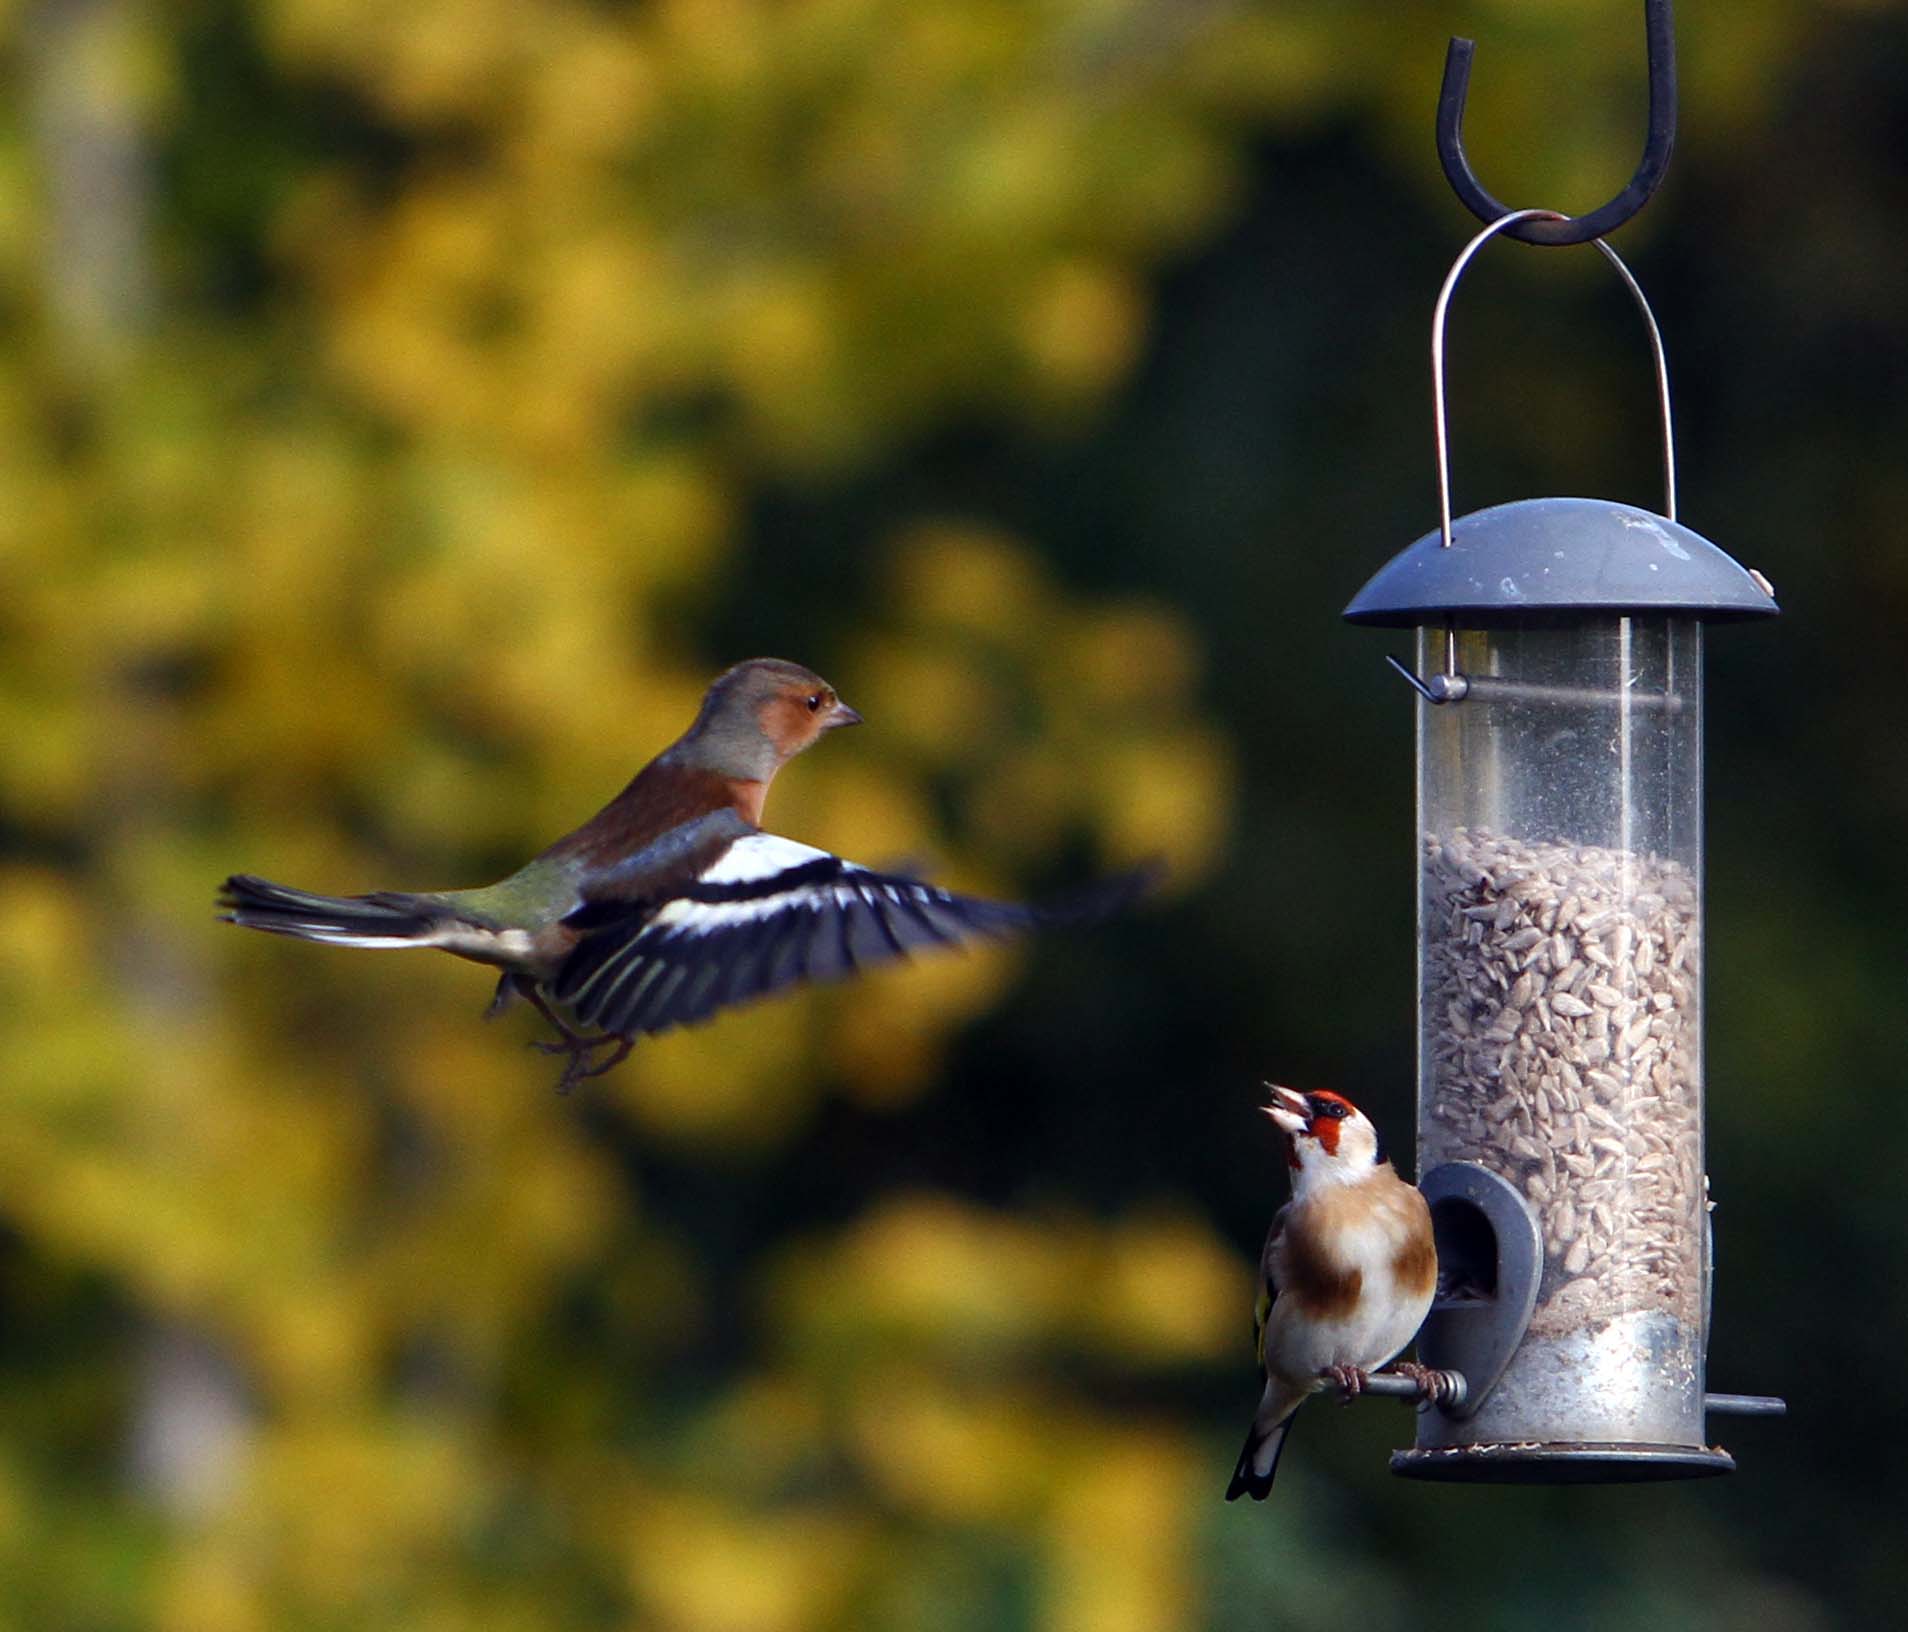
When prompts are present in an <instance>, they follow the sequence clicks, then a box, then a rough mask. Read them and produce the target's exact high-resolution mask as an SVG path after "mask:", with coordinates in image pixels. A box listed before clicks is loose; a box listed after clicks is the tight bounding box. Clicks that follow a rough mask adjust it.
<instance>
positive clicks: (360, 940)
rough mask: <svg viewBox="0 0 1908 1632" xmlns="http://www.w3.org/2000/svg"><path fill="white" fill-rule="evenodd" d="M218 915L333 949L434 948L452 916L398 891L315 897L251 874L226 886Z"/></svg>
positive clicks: (424, 899)
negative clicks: (338, 947) (326, 945)
mask: <svg viewBox="0 0 1908 1632" xmlns="http://www.w3.org/2000/svg"><path fill="white" fill-rule="evenodd" d="M219 909H220V910H219V916H220V917H221V918H223V919H224V920H225V921H226V922H227V923H228V924H239V925H242V926H243V927H244V928H246V929H263V930H266V931H269V932H270V933H271V934H273V935H292V936H296V937H297V938H298V939H299V940H301V941H323V942H325V943H326V944H328V945H331V946H433V945H436V944H437V943H438V942H439V941H440V940H441V939H442V936H443V932H444V926H445V920H446V918H447V917H448V916H449V915H448V914H447V913H446V911H445V909H444V908H443V906H442V905H441V904H440V903H437V902H434V901H432V900H431V898H430V897H429V896H418V895H402V894H399V893H397V892H394V891H381V892H380V893H378V894H376V895H350V896H337V895H313V894H311V893H310V892H309V891H306V890H294V889H289V888H287V887H286V886H285V885H283V884H274V883H272V882H271V881H270V880H269V879H263V878H255V877H253V876H252V875H251V874H250V873H235V874H233V875H232V877H230V878H228V879H227V880H226V881H225V883H224V885H223V886H222V887H221V888H220V890H219Z"/></svg>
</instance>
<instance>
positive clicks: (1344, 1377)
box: [1325, 1366, 1365, 1405]
mask: <svg viewBox="0 0 1908 1632" xmlns="http://www.w3.org/2000/svg"><path fill="white" fill-rule="evenodd" d="M1325 1375H1326V1376H1327V1377H1329V1378H1331V1380H1332V1386H1333V1387H1334V1388H1336V1389H1337V1390H1338V1403H1339V1404H1340V1405H1350V1404H1351V1402H1352V1401H1353V1400H1355V1399H1357V1398H1358V1396H1359V1395H1360V1394H1362V1393H1364V1392H1365V1374H1364V1372H1363V1371H1361V1370H1360V1369H1359V1368H1358V1367H1357V1366H1330V1367H1327V1368H1326V1372H1325Z"/></svg>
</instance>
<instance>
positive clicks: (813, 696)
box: [807, 691, 822, 714]
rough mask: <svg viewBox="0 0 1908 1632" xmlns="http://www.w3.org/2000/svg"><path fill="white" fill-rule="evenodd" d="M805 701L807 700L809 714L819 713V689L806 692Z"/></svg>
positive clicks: (820, 695) (820, 702) (820, 700)
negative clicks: (806, 697)
mask: <svg viewBox="0 0 1908 1632" xmlns="http://www.w3.org/2000/svg"><path fill="white" fill-rule="evenodd" d="M807 701H808V712H809V713H811V714H818V713H820V712H821V705H822V694H821V693H820V692H819V691H812V692H810V693H809V694H808V699H807Z"/></svg>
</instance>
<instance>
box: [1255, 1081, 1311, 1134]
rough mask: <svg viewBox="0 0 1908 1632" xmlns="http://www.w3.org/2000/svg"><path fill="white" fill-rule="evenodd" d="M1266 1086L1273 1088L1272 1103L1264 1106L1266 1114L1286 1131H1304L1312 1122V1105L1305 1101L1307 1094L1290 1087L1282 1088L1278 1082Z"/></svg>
mask: <svg viewBox="0 0 1908 1632" xmlns="http://www.w3.org/2000/svg"><path fill="white" fill-rule="evenodd" d="M1266 1087H1268V1088H1270V1089H1271V1090H1272V1103H1271V1104H1270V1105H1267V1106H1265V1107H1264V1110H1265V1114H1266V1115H1267V1116H1269V1117H1271V1118H1272V1120H1273V1121H1274V1122H1276V1123H1277V1124H1278V1125H1279V1128H1280V1129H1281V1130H1282V1131H1283V1132H1285V1133H1303V1132H1304V1131H1305V1130H1306V1129H1307V1128H1308V1127H1310V1126H1311V1123H1312V1107H1311V1106H1309V1105H1308V1104H1306V1103H1305V1096H1304V1095H1303V1094H1301V1093H1297V1092H1295V1091H1294V1090H1292V1089H1290V1088H1281V1087H1279V1085H1278V1084H1277V1083H1273V1082H1268V1083H1267V1084H1266Z"/></svg>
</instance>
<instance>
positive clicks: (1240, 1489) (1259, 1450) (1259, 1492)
mask: <svg viewBox="0 0 1908 1632" xmlns="http://www.w3.org/2000/svg"><path fill="white" fill-rule="evenodd" d="M1297 1415H1298V1413H1297V1412H1296V1411H1294V1412H1292V1413H1290V1414H1289V1415H1287V1416H1285V1417H1282V1418H1281V1419H1280V1420H1279V1421H1277V1422H1275V1423H1274V1424H1273V1425H1272V1426H1271V1428H1269V1429H1267V1428H1265V1427H1263V1426H1261V1424H1259V1423H1257V1422H1255V1423H1253V1425H1252V1432H1251V1433H1249V1434H1247V1435H1246V1442H1245V1449H1244V1450H1242V1451H1241V1452H1240V1453H1239V1465H1238V1467H1236V1468H1234V1469H1233V1470H1232V1483H1231V1484H1229V1485H1227V1486H1226V1500H1227V1501H1229V1502H1236V1501H1237V1500H1238V1499H1239V1498H1240V1497H1241V1496H1250V1497H1251V1498H1252V1499H1253V1500H1254V1501H1255V1502H1262V1501H1264V1500H1265V1499H1266V1497H1268V1496H1270V1495H1271V1494H1272V1476H1273V1475H1274V1474H1276V1473H1277V1472H1278V1471H1279V1453H1280V1452H1282V1451H1283V1450H1284V1449H1285V1436H1286V1435H1287V1434H1288V1433H1290V1432H1291V1430H1292V1418H1293V1417H1295V1416H1297Z"/></svg>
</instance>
